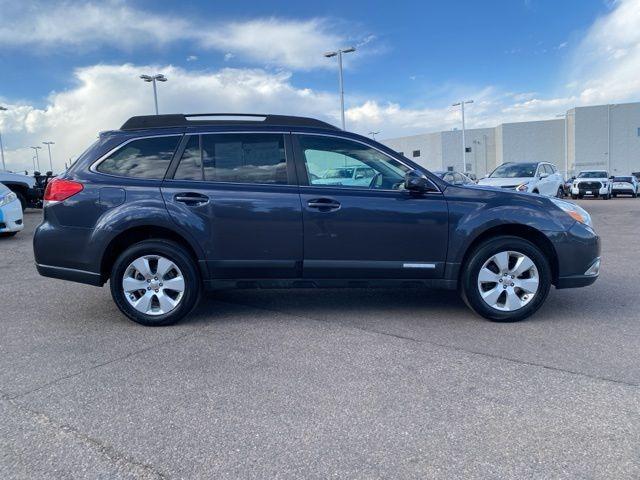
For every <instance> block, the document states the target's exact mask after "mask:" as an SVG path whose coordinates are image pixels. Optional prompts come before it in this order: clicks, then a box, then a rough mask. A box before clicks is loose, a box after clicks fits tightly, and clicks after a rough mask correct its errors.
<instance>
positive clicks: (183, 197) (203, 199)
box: [173, 193, 209, 207]
mask: <svg viewBox="0 0 640 480" xmlns="http://www.w3.org/2000/svg"><path fill="white" fill-rule="evenodd" d="M173 199H174V200H175V201H176V202H180V203H184V204H186V205H188V206H190V207H196V206H199V205H206V204H207V203H209V197H207V196H206V195H202V194H201V193H178V194H176V195H175V196H174V197H173Z"/></svg>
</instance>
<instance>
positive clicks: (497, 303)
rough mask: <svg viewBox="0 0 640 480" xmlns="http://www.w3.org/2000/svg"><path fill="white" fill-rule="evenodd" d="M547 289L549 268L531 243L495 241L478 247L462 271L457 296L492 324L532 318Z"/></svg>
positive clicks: (549, 277)
mask: <svg viewBox="0 0 640 480" xmlns="http://www.w3.org/2000/svg"><path fill="white" fill-rule="evenodd" d="M550 286H551V268H550V267H549V262H548V261H547V259H546V257H545V256H544V254H543V253H542V252H541V251H540V249H539V248H538V247H537V246H536V245H534V244H533V243H531V242H529V241H527V240H524V239H522V238H519V237H510V236H504V237H497V238H494V239H491V240H488V241H486V242H484V243H482V244H481V245H480V246H478V247H477V248H476V249H475V250H474V251H473V252H472V254H471V256H470V257H469V259H468V261H467V262H466V264H465V265H464V267H463V270H462V276H461V279H460V287H461V294H462V298H463V299H464V301H465V302H466V303H467V305H468V306H469V307H470V308H471V309H472V310H473V311H474V312H476V313H477V314H479V315H481V316H483V317H484V318H487V319H489V320H492V321H495V322H517V321H519V320H524V319H525V318H527V317H529V316H530V315H533V314H534V313H535V312H536V311H537V310H538V309H539V308H540V306H541V305H542V304H543V303H544V301H545V299H546V298H547V295H548V294H549V288H550Z"/></svg>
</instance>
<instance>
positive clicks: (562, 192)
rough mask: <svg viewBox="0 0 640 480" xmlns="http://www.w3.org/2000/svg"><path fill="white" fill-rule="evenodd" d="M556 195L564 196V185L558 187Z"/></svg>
mask: <svg viewBox="0 0 640 480" xmlns="http://www.w3.org/2000/svg"><path fill="white" fill-rule="evenodd" d="M556 197H558V198H564V189H563V188H562V187H558V191H557V192H556Z"/></svg>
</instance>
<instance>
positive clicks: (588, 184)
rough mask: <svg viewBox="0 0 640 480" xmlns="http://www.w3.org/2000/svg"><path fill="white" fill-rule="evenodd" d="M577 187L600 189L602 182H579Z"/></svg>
mask: <svg viewBox="0 0 640 480" xmlns="http://www.w3.org/2000/svg"><path fill="white" fill-rule="evenodd" d="M578 188H580V189H581V190H600V189H601V188H602V183H600V182H580V183H579V184H578Z"/></svg>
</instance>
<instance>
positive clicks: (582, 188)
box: [571, 184, 609, 197]
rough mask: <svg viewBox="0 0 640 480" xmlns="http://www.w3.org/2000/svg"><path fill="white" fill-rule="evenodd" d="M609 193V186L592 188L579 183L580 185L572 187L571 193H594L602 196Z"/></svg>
mask: <svg viewBox="0 0 640 480" xmlns="http://www.w3.org/2000/svg"><path fill="white" fill-rule="evenodd" d="M608 194H609V186H608V185H607V186H606V187H604V186H602V187H600V188H591V187H586V186H583V185H580V184H578V187H575V186H574V187H571V195H593V196H596V197H597V196H602V195H608Z"/></svg>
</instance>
